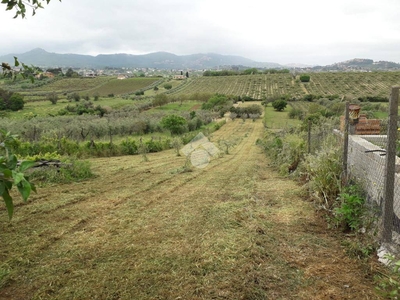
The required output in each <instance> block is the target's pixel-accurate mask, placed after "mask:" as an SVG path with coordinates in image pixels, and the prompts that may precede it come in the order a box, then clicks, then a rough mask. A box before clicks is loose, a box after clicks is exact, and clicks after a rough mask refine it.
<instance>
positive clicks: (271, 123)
mask: <svg viewBox="0 0 400 300" xmlns="http://www.w3.org/2000/svg"><path fill="white" fill-rule="evenodd" d="M288 114H289V113H288V108H286V109H285V110H284V111H280V112H277V111H275V110H274V108H273V107H272V106H267V107H266V108H265V110H264V123H265V125H266V126H267V128H270V129H281V128H287V127H294V126H297V125H299V124H301V121H300V120H296V119H290V118H289V116H288Z"/></svg>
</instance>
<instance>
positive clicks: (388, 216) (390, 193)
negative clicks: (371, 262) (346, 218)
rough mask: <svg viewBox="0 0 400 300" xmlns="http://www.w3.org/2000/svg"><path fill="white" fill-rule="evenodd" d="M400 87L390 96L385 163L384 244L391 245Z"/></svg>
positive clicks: (393, 90) (393, 88) (396, 87)
mask: <svg viewBox="0 0 400 300" xmlns="http://www.w3.org/2000/svg"><path fill="white" fill-rule="evenodd" d="M399 89H400V87H399V86H393V87H392V92H391V94H390V103H389V127H388V138H387V148H386V163H385V165H386V166H385V167H386V169H385V180H384V193H383V197H384V198H383V201H384V204H383V205H384V206H383V233H382V240H383V242H386V243H390V242H391V241H392V227H393V214H394V210H393V198H394V178H395V170H396V141H397V119H398V110H399V108H398V102H399Z"/></svg>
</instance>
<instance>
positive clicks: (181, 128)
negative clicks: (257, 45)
mask: <svg viewBox="0 0 400 300" xmlns="http://www.w3.org/2000/svg"><path fill="white" fill-rule="evenodd" d="M161 126H162V127H163V128H165V129H167V130H169V131H170V132H171V134H172V135H173V134H181V133H184V132H185V131H186V129H187V121H186V119H185V118H184V117H181V116H177V115H169V116H165V117H164V118H162V120H161Z"/></svg>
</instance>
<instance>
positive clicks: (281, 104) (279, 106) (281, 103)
mask: <svg viewBox="0 0 400 300" xmlns="http://www.w3.org/2000/svg"><path fill="white" fill-rule="evenodd" d="M286 106H287V102H286V101H285V100H275V101H274V102H272V107H273V108H274V109H275V110H276V111H282V110H284V109H285V108H286Z"/></svg>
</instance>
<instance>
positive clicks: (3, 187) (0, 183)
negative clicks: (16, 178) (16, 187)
mask: <svg viewBox="0 0 400 300" xmlns="http://www.w3.org/2000/svg"><path fill="white" fill-rule="evenodd" d="M5 190H6V184H5V183H4V181H0V195H3V193H4V191H5Z"/></svg>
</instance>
